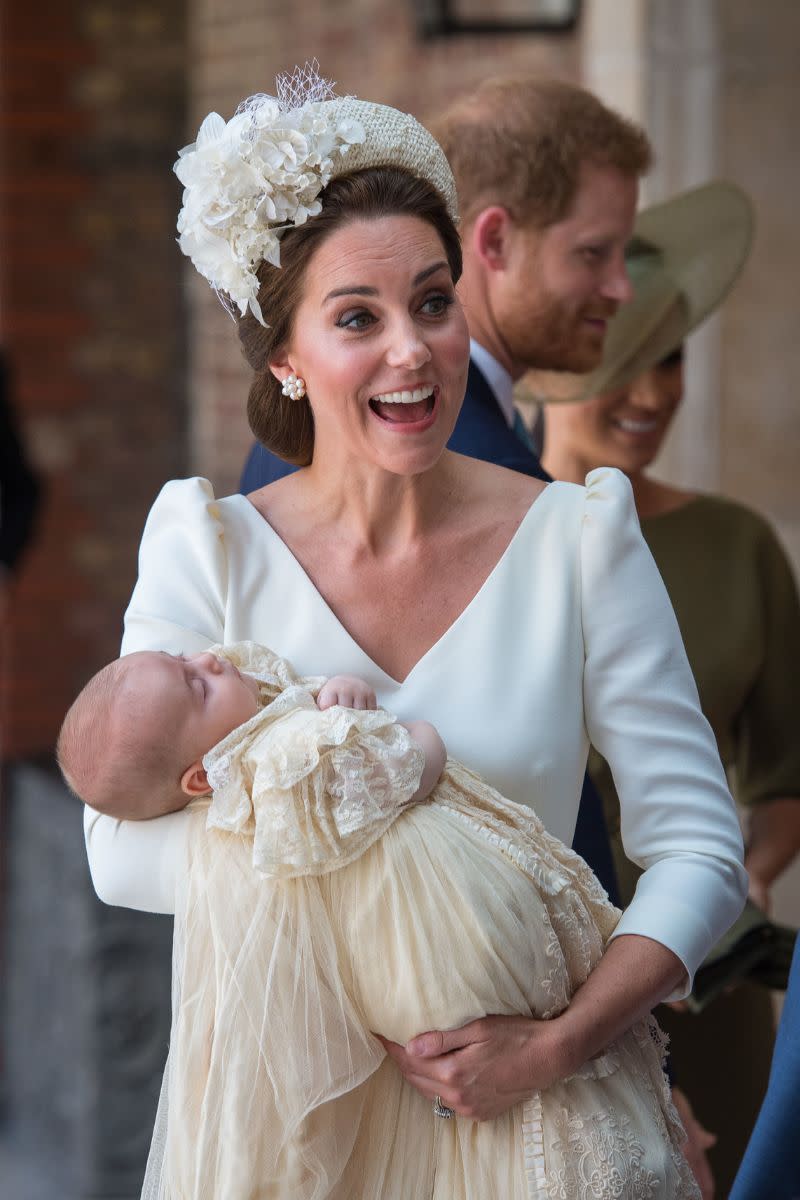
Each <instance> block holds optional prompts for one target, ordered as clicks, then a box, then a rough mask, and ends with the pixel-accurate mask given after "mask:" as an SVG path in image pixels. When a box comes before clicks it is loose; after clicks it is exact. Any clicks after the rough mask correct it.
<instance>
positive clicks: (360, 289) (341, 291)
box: [323, 259, 450, 304]
mask: <svg viewBox="0 0 800 1200" xmlns="http://www.w3.org/2000/svg"><path fill="white" fill-rule="evenodd" d="M442 267H445V268H446V269H447V270H448V271H449V269H450V265H449V263H448V262H447V261H446V259H442V260H441V262H435V263H434V264H433V265H432V266H430V267H426V268H425V270H424V271H420V273H419V274H418V275H415V276H414V278H413V279H412V280H411V286H412V287H419V285H420V284H421V283H424V282H425V280H426V279H430V277H431V275H435V274H436V272H437V271H441V269H442ZM377 295H378V289H377V288H374V287H364V286H359V285H358V284H354V285H353V286H352V287H342V288H334V290H333V291H332V292H328V294H327V296H326V297H325V299H324V300H323V304H325V303H326V302H327V301H328V300H333V299H335V298H336V297H337V296H377Z"/></svg>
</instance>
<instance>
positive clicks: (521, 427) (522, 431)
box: [511, 408, 534, 453]
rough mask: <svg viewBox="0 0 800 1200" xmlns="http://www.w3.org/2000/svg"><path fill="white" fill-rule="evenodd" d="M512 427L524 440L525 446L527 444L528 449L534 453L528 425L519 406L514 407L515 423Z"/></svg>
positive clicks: (521, 439)
mask: <svg viewBox="0 0 800 1200" xmlns="http://www.w3.org/2000/svg"><path fill="white" fill-rule="evenodd" d="M511 428H512V429H513V431H514V433H515V434H516V435H517V437H518V438H519V440H520V441H521V442H522V444H523V446H527V448H528V450H530V451H531V453H534V450H533V442H532V441H531V435H530V434H529V433H528V430H527V427H526V425H525V422H524V421H523V419H522V416H521V414H520V411H519V409H518V408H515V409H514V424H513V425H512V426H511Z"/></svg>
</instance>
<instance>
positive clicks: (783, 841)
mask: <svg viewBox="0 0 800 1200" xmlns="http://www.w3.org/2000/svg"><path fill="white" fill-rule="evenodd" d="M636 232H637V240H636V241H635V243H634V248H633V255H634V259H635V260H636V261H635V263H634V277H636V278H638V282H639V288H638V290H637V295H636V297H635V299H634V300H633V301H632V303H631V305H630V306H629V307H628V309H627V311H626V312H625V313H624V314H620V318H619V319H618V320H617V321H615V322H614V323H613V324H612V327H611V330H610V332H609V339H608V343H607V346H606V351H605V355H604V362H603V365H602V366H601V367H600V368H599V369H598V371H597V372H595V373H594V375H593V376H590V377H589V380H588V382H585V383H584V384H583V385H582V390H583V391H585V392H586V393H588V394H590V395H591V396H592V398H591V399H589V400H586V401H585V402H583V403H577V404H565V405H555V406H548V407H547V408H546V412H545V446H544V454H543V462H544V465H545V466H546V468H547V470H548V471H550V472H551V473H552V474H553V476H554V477H555V478H556V479H567V480H578V479H579V478H580V479H582V478H583V477H584V475H585V474H586V472H588V471H591V470H592V469H593V468H595V467H596V466H597V465H598V464H600V463H604V464H611V465H613V466H615V467H618V468H619V469H620V470H622V471H624V472H625V474H626V475H627V476H628V478H629V479H630V481H631V486H632V488H633V495H634V499H635V502H636V509H637V512H638V514H639V517H640V519H641V525H642V532H643V534H644V537H645V539H646V541H647V543H648V546H649V547H650V550H651V552H652V554H653V557H654V559H655V562H656V565H657V566H658V568H659V570H660V572H661V574H662V576H663V579H664V582H665V584H666V587H667V591H668V593H669V596H670V599H671V601H672V603H673V605H674V608H675V613H676V616H677V618H678V624H679V626H680V629H681V633H682V635H683V640H684V643H685V646H686V651H687V654H688V658H689V662H690V664H691V666H692V669H693V672H694V676H695V680H696V682H697V686H698V690H699V693H700V703H701V706H702V708H703V711H704V713H705V715H706V717H707V718H708V720H709V722H710V724H711V727H712V729H713V730H714V733H715V735H716V738H717V744H718V746H719V748H720V753H721V755H722V758H723V761H724V762H725V763H726V765H727V766H729V767H730V768H732V769H733V770H734V772H735V779H736V790H737V794H738V798H739V800H740V801H741V802H742V803H744V804H746V805H747V806H748V807H749V809H750V821H749V837H748V846H747V853H746V857H745V866H746V867H747V868H748V871H749V873H750V895H751V898H752V899H753V900H754V901H755V902H756V903H757V904H758V905H760V906H761V907H762V908H764V909H768V908H769V893H770V888H771V885H772V883H773V881H774V879H775V878H776V877H777V875H778V874H779V873H780V872H781V871H782V870H783V869H784V868H785V867H786V866H787V865H788V863H789V862H790V861H791V860H792V858H793V857H794V856H795V855H796V853H797V852H798V849H800V802H799V801H800V747H799V746H798V742H797V731H796V720H797V718H796V713H797V709H798V704H800V685H798V678H800V672H799V671H798V667H800V603H798V596H797V588H796V586H795V583H794V580H793V577H792V572H791V568H790V567H789V564H788V562H787V560H786V556H785V554H784V552H783V550H782V549H781V547H780V545H779V543H778V541H777V539H776V538H775V535H774V534H773V532H772V530H771V529H770V527H769V525H768V524H767V523H766V522H765V521H764V520H763V518H761V517H760V516H758V515H757V514H756V513H754V512H753V511H752V510H750V509H748V508H745V507H744V506H743V505H740V504H736V503H734V502H732V501H730V500H725V499H722V498H721V497H717V496H710V495H699V494H697V493H695V492H690V491H687V490H684V489H680V488H675V487H672V486H670V485H667V484H664V483H661V482H660V481H658V480H656V479H653V478H652V477H651V476H650V475H649V474H648V468H649V467H650V465H651V463H652V462H653V460H654V459H655V457H656V455H657V454H658V451H659V449H660V447H661V445H662V443H663V440H664V437H665V436H666V433H667V431H668V429H669V427H670V424H671V422H672V419H673V417H674V415H675V413H676V411H677V409H678V407H679V405H680V403H681V399H682V396H683V349H682V339H683V337H684V336H685V335H686V334H687V333H688V332H689V331H690V330H691V329H692V328H693V327H694V326H695V325H696V324H697V323H698V322H699V321H700V320H702V318H703V317H704V316H705V314H706V313H708V312H709V311H711V310H713V309H714V308H715V307H716V306H717V305H718V304H719V303H720V302H721V300H722V298H723V297H724V295H725V294H726V293H727V291H728V289H729V288H730V286H731V284H732V283H733V281H734V280H735V278H736V276H737V274H738V272H739V269H740V268H741V266H742V264H743V262H744V261H745V258H746V256H747V251H748V248H749V244H750V233H751V215H750V210H749V204H748V203H747V201H746V199H745V198H744V197H743V196H742V194H741V193H740V192H739V191H738V189H734V188H732V187H731V185H728V184H711V185H708V186H706V187H704V188H699V189H696V190H695V191H692V192H690V193H686V194H684V195H682V196H679V197H676V198H675V199H674V200H672V201H670V202H669V203H667V204H664V205H661V206H659V207H658V208H656V209H650V210H648V212H647V213H646V214H642V216H641V217H640V218H639V221H638V222H637V231H636ZM670 291H671V292H672V293H673V294H672V295H671V296H670ZM665 301H666V303H665ZM650 364H652V365H650ZM589 770H590V774H591V776H592V778H593V780H594V782H595V784H596V785H597V787H598V789H599V790H600V792H601V794H602V795H603V797H604V800H605V802H606V816H607V820H608V822H609V827H610V829H611V830H612V833H613V831H614V830H616V831H617V834H618V831H619V806H618V800H617V795H616V791H615V788H614V780H613V778H612V770H613V764H609V763H608V762H607V761H604V759H603V757H601V755H600V754H598V753H596V752H592V754H591V755H590V759H589ZM612 840H614V839H613V836H612ZM615 848H616V851H617V853H616V868H617V874H618V878H619V882H620V890H621V894H622V896H623V900H626V901H627V900H628V899H629V898H630V897H631V896H632V895H633V892H634V889H635V886H636V880H637V877H638V871H637V870H636V868H634V867H633V866H632V864H631V863H630V862H629V861H628V860H627V859H626V858H625V856H624V855H623V854H622V848H621V846H620V844H619V838H618V836H617V838H616V845H615ZM659 1019H660V1020H661V1021H662V1023H663V1024H664V1026H665V1027H666V1029H667V1031H668V1033H669V1035H670V1043H671V1051H672V1061H673V1063H674V1066H675V1070H676V1076H677V1080H678V1082H679V1083H680V1085H681V1087H682V1088H683V1089H684V1090H685V1092H686V1093H687V1094H688V1096H689V1097H690V1098H691V1101H692V1104H693V1106H694V1109H695V1111H696V1113H697V1116H698V1119H699V1120H700V1121H701V1122H703V1124H705V1125H707V1126H708V1128H709V1129H711V1130H712V1131H714V1132H716V1133H717V1135H718V1141H717V1145H716V1147H715V1148H714V1149H712V1150H710V1152H709V1158H710V1161H711V1164H712V1167H713V1170H714V1174H715V1178H716V1182H717V1186H718V1189H719V1191H718V1194H720V1195H727V1194H728V1191H729V1189H730V1186H731V1184H732V1181H733V1177H734V1174H735V1172H736V1168H737V1165H738V1162H739V1160H740V1159H741V1155H742V1153H743V1152H744V1148H745V1146H746V1144H747V1139H748V1136H749V1132H750V1130H751V1128H752V1124H753V1121H754V1119H755V1116H756V1113H757V1112H758V1106H759V1104H760V1101H761V1097H762V1096H763V1092H764V1089H765V1087H766V1083H767V1077H768V1071H769V1062H770V1055H771V1045H772V1039H773V1018H772V1007H771V1001H770V996H769V992H768V991H767V989H766V988H763V987H760V986H758V985H756V984H754V983H750V982H745V983H743V984H741V985H740V986H739V987H737V988H736V989H735V990H734V991H733V992H731V993H730V994H728V995H725V996H722V997H719V998H718V999H717V1000H715V1001H714V1002H712V1003H711V1005H710V1006H709V1007H708V1008H707V1009H706V1010H705V1011H704V1012H702V1013H700V1014H697V1015H694V1014H691V1015H690V1014H688V1013H683V1012H665V1011H664V1010H661V1012H660V1013H659Z"/></svg>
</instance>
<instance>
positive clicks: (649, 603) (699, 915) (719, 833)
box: [580, 469, 747, 998]
mask: <svg viewBox="0 0 800 1200" xmlns="http://www.w3.org/2000/svg"><path fill="white" fill-rule="evenodd" d="M586 485H587V487H586V499H585V507H584V514H583V527H582V533H581V564H580V566H581V594H582V620H583V634H584V648H585V666H584V705H585V719H586V727H587V731H588V734H589V738H590V740H591V742H592V744H593V745H594V746H595V747H596V748H597V750H598V751H599V752H600V753H601V754H602V755H603V757H604V758H605V759H606V760H607V761H608V763H609V765H610V767H611V771H612V774H613V776H614V782H615V784H616V787H617V791H618V793H619V796H620V804H621V813H622V839H623V844H624V846H625V852H626V854H627V855H628V857H629V858H631V859H632V860H633V861H634V862H636V863H638V864H639V865H640V866H642V867H643V868H644V869H645V873H644V874H643V875H642V877H641V878H640V880H639V883H638V885H637V888H636V894H635V896H634V898H633V900H632V902H631V904H630V905H629V907H628V908H627V909H626V911H625V913H624V914H623V916H622V919H621V920H620V923H619V925H618V927H617V930H616V932H615V936H619V935H621V934H640V935H642V936H644V937H649V938H652V939H653V940H655V941H657V942H660V943H662V944H663V945H665V946H667V947H668V948H669V949H670V950H672V951H673V953H675V954H676V955H677V956H678V958H680V959H681V961H682V962H683V964H684V966H685V967H686V971H687V975H688V984H687V986H686V987H685V988H684V989H683V990H682V992H681V993H680V994H681V995H685V994H687V993H688V991H689V990H690V989H691V982H692V978H693V976H694V972H695V970H696V969H697V967H698V966H699V964H700V963H701V962H702V960H703V958H704V957H705V955H706V954H707V952H708V951H709V950H710V949H711V947H712V946H713V945H714V943H715V942H716V941H717V940H718V939H719V937H720V936H721V935H722V934H723V933H724V931H725V930H726V929H727V928H728V927H729V926H730V924H731V923H732V922H733V921H734V920H735V919H736V917H737V916H738V914H739V912H740V911H741V908H742V905H743V903H744V898H745V895H746V892H747V876H746V874H745V871H744V868H743V866H742V855H743V847H742V837H741V831H740V828H739V822H738V819H737V816H736V812H735V809H734V806H733V801H732V800H731V796H730V793H729V791H728V787H727V783H726V780H725V774H724V771H723V768H722V764H721V762H720V758H719V754H718V751H717V747H716V742H715V739H714V735H713V733H712V731H711V728H710V726H709V725H708V722H707V721H706V719H705V717H704V716H703V715H702V713H701V711H700V705H699V701H698V697H697V689H696V687H695V684H694V680H693V678H692V674H691V671H690V668H689V664H688V661H687V659H686V654H685V651H684V648H683V642H682V640H681V635H680V632H679V630H678V625H677V621H676V619H675V615H674V613H673V611H672V607H671V605H670V602H669V598H668V596H667V593H666V589H665V588H664V584H663V582H662V580H661V576H660V575H659V573H658V569H657V568H656V565H655V563H654V561H653V558H652V556H651V554H650V551H649V550H648V549H647V546H646V544H645V542H644V539H643V538H642V535H641V531H640V529H639V523H638V519H637V516H636V510H635V507H634V503H633V496H632V493H631V488H630V484H629V482H628V480H627V479H626V478H625V476H624V475H622V474H621V473H620V472H619V471H615V470H612V469H600V470H597V471H592V472H591V474H590V475H589V476H588V477H587V480H586ZM676 997H677V993H676V996H675V997H672V998H676Z"/></svg>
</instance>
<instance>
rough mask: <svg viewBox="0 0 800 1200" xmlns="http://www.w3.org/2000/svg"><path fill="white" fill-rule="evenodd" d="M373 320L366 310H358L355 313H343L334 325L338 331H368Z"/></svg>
mask: <svg viewBox="0 0 800 1200" xmlns="http://www.w3.org/2000/svg"><path fill="white" fill-rule="evenodd" d="M374 320H375V318H374V317H373V315H372V313H369V312H367V311H366V309H363V308H360V309H358V311H357V312H347V313H343V314H342V316H341V317H339V319H338V321H337V322H336V324H337V325H338V326H339V328H340V329H355V330H359V329H368V328H369V326H370V325H371V324H372V323H373V321H374Z"/></svg>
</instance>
